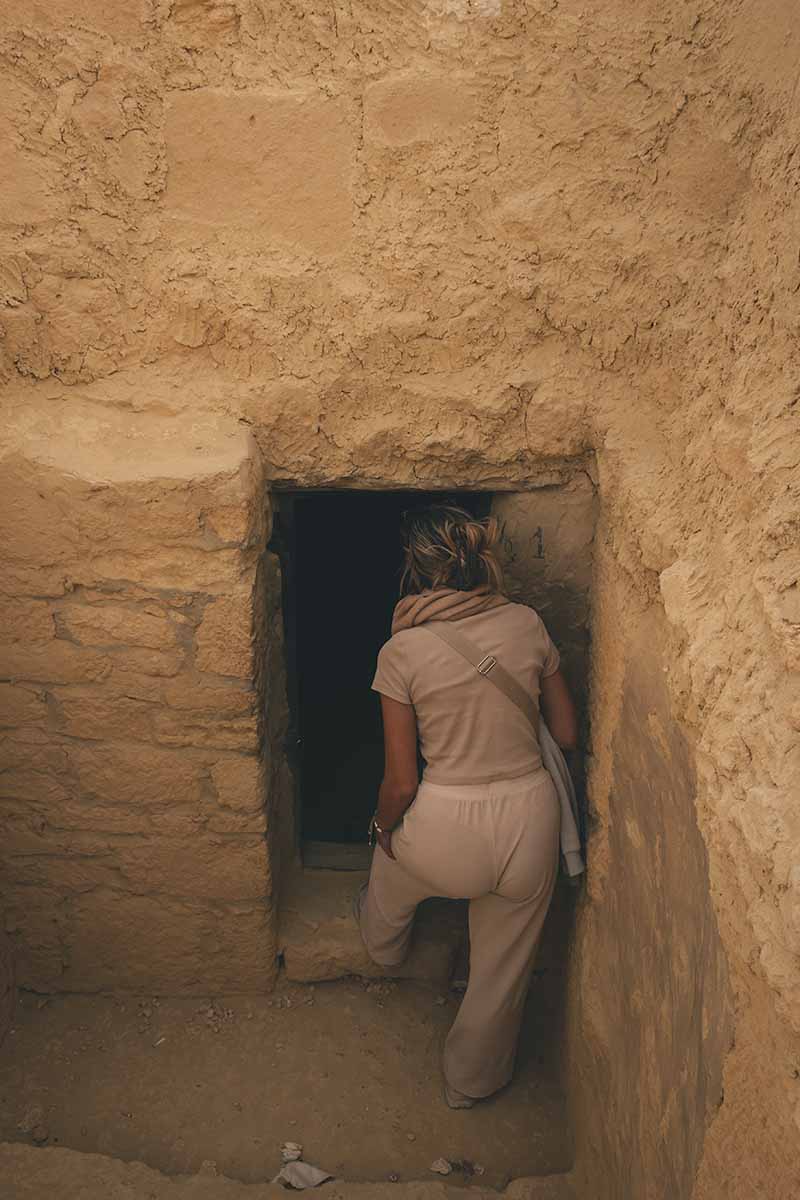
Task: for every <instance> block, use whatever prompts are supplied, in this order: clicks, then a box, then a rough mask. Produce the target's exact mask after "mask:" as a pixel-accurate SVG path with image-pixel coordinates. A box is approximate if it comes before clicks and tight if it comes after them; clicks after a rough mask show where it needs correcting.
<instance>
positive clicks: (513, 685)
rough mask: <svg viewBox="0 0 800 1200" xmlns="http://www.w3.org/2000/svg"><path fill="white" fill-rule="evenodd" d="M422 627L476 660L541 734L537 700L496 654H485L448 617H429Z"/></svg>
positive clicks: (480, 669)
mask: <svg viewBox="0 0 800 1200" xmlns="http://www.w3.org/2000/svg"><path fill="white" fill-rule="evenodd" d="M422 628H423V629H429V630H430V631H431V633H434V634H436V637H438V638H440V639H441V641H443V642H447V645H448V646H452V648H453V649H454V650H456V651H457V652H458V653H459V654H460V655H461V656H462V658H465V659H466V660H467V662H468V663H471V664H472V666H473V667H474V668H475V670H476V671H477V672H478V674H479V675H482V676H483V678H484V679H488V680H489V682H490V683H493V684H494V685H495V687H496V688H498V690H499V691H501V692H502V693H503V695H504V696H506V697H507V699H509V700H510V701H511V703H512V704H515V705H516V706H517V708H518V709H519V710H520V711H521V712H523V713H524V714H525V716H526V717H527V718H528V720H529V721H530V723H531V725H532V726H533V728H534V731H535V732H536V734H537V736H538V734H539V710H538V707H537V705H536V702H535V701H534V699H533V697H532V696H530V695H529V694H528V693H527V692H526V691H525V689H524V687H523V686H522V684H520V683H517V681H516V679H515V678H514V676H513V675H511V674H509V672H508V671H507V670H506V669H505V667H503V666H501V665H500V663H499V662H498V661H497V659H496V658H495V657H494V655H493V654H484V653H483V651H482V650H479V649H478V647H477V646H476V645H475V643H474V642H472V641H470V639H469V638H468V637H464V635H463V633H459V632H458V630H456V629H454V628H453V626H452V625H451V624H450V623H449V622H447V621H426V623H425V625H423V626H422Z"/></svg>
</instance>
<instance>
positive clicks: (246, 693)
mask: <svg viewBox="0 0 800 1200" xmlns="http://www.w3.org/2000/svg"><path fill="white" fill-rule="evenodd" d="M164 695H165V697H166V700H167V703H168V704H171V705H172V707H173V708H179V709H184V710H186V711H187V712H192V713H218V714H219V715H220V716H239V715H240V714H242V713H251V712H252V711H253V708H254V707H255V702H256V694H255V692H254V691H253V689H252V687H248V686H244V687H243V686H241V685H240V684H234V683H231V684H227V685H226V684H224V683H210V682H208V681H206V680H202V679H196V678H194V679H193V678H191V677H187V676H185V675H179V676H178V677H177V678H175V679H170V680H169V682H168V683H167V684H166V685H165V687H164Z"/></svg>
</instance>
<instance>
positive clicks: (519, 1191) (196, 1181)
mask: <svg viewBox="0 0 800 1200" xmlns="http://www.w3.org/2000/svg"><path fill="white" fill-rule="evenodd" d="M0 1168H2V1171H3V1177H4V1179H5V1180H6V1184H7V1187H8V1188H10V1190H9V1191H7V1192H6V1195H7V1196H8V1200H41V1198H42V1196H45V1195H57V1196H58V1197H59V1200H108V1197H109V1196H113V1197H114V1198H115V1200H140V1198H142V1197H144V1196H147V1200H285V1196H286V1190H285V1189H284V1188H283V1187H282V1186H281V1185H280V1184H278V1183H239V1182H237V1181H236V1180H234V1179H228V1178H226V1177H225V1176H224V1175H219V1174H218V1173H217V1172H216V1170H215V1169H211V1168H210V1169H208V1170H206V1171H204V1172H200V1173H199V1174H197V1175H183V1176H180V1175H178V1176H173V1175H163V1174H162V1173H161V1172H160V1171H154V1170H152V1168H150V1167H147V1166H145V1165H144V1163H141V1162H120V1161H119V1160H118V1159H115V1158H107V1157H106V1156H105V1155H103V1154H81V1153H79V1152H78V1151H76V1150H60V1149H57V1148H55V1147H49V1146H48V1147H47V1148H45V1149H42V1150H36V1149H34V1148H32V1147H30V1146H20V1145H16V1144H13V1143H11V1142H4V1143H2V1144H0ZM325 1195H326V1196H329V1197H330V1198H331V1200H461V1197H463V1196H465V1195H466V1196H468V1197H470V1200H494V1197H497V1196H500V1195H502V1196H505V1197H506V1198H507V1200H576V1197H575V1195H574V1193H573V1191H572V1188H571V1185H570V1181H569V1179H568V1178H567V1177H566V1176H550V1177H549V1178H546V1179H518V1180H515V1181H514V1182H513V1183H512V1184H510V1185H509V1186H508V1187H507V1188H506V1190H505V1191H503V1192H497V1191H494V1190H492V1189H486V1188H479V1187H469V1188H464V1187H451V1186H448V1184H446V1183H444V1182H443V1181H439V1180H435V1181H431V1182H424V1183H423V1182H420V1183H345V1182H342V1181H340V1180H333V1181H331V1182H330V1183H327V1184H326V1185H325Z"/></svg>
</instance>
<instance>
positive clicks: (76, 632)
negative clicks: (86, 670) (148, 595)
mask: <svg viewBox="0 0 800 1200" xmlns="http://www.w3.org/2000/svg"><path fill="white" fill-rule="evenodd" d="M56 612H57V614H58V617H59V620H60V621H61V623H62V624H63V626H64V628H65V629H66V630H67V632H68V633H69V634H70V635H71V636H72V637H73V638H74V639H75V640H76V641H77V642H80V643H81V644H82V645H85V646H112V645H125V644H128V645H131V646H143V647H146V648H148V649H151V650H159V649H169V648H171V647H173V646H175V645H176V644H177V643H178V642H179V641H180V638H181V633H182V631H183V627H184V626H185V625H186V624H187V618H186V617H184V616H182V615H181V614H180V613H175V612H172V613H170V612H169V611H168V610H165V609H163V608H161V607H160V606H158V607H156V606H155V605H144V606H142V607H136V608H134V607H132V606H129V605H122V604H103V605H100V604H65V605H62V606H61V607H60V608H58V609H56Z"/></svg>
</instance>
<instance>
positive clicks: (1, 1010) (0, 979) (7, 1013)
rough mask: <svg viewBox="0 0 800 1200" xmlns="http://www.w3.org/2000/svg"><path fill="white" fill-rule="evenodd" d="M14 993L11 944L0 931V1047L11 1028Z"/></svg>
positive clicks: (15, 990)
mask: <svg viewBox="0 0 800 1200" xmlns="http://www.w3.org/2000/svg"><path fill="white" fill-rule="evenodd" d="M16 992H17V989H16V985H15V983H14V960H13V958H12V955H11V942H10V941H9V940H8V938H7V937H6V935H5V934H4V933H3V932H2V930H0V1046H1V1045H2V1044H3V1038H4V1037H5V1036H6V1034H7V1033H8V1031H9V1029H10V1028H11V1021H12V1018H13V1016H14V1001H15V999H16Z"/></svg>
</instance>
